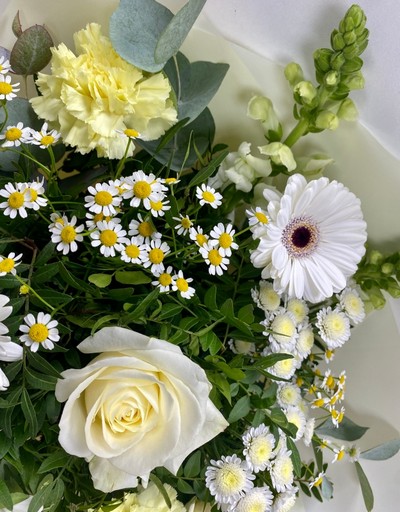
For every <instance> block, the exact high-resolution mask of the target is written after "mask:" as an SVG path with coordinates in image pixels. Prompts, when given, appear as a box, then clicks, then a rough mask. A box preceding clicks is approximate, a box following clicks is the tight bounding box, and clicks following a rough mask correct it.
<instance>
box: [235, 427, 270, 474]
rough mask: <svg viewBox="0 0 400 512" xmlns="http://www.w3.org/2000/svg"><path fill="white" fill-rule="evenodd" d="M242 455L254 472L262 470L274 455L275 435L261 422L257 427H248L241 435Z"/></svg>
mask: <svg viewBox="0 0 400 512" xmlns="http://www.w3.org/2000/svg"><path fill="white" fill-rule="evenodd" d="M242 440H243V445H244V450H243V455H244V456H245V457H246V461H247V463H248V465H249V467H250V469H251V471H254V473H258V472H259V471H264V470H265V469H266V468H267V467H268V466H269V464H270V462H271V459H272V457H273V455H274V451H273V450H274V448H275V437H274V436H273V435H272V434H271V432H270V430H269V428H268V427H267V426H266V425H264V424H261V425H259V426H258V427H256V428H254V427H250V428H249V429H248V430H247V431H246V432H245V433H244V434H243V437H242Z"/></svg>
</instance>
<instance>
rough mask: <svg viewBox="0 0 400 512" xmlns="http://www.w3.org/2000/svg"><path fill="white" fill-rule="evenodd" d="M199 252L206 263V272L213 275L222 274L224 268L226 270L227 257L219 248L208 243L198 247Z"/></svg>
mask: <svg viewBox="0 0 400 512" xmlns="http://www.w3.org/2000/svg"><path fill="white" fill-rule="evenodd" d="M199 252H200V254H201V255H202V257H203V258H204V260H205V262H206V263H207V265H208V272H209V273H210V274H211V275H213V276H215V274H217V275H218V276H222V274H223V273H224V270H227V268H228V265H229V259H228V258H225V257H224V255H223V254H222V249H221V248H219V247H218V248H215V247H213V246H212V245H211V244H210V243H206V244H204V245H202V246H201V247H200V249H199Z"/></svg>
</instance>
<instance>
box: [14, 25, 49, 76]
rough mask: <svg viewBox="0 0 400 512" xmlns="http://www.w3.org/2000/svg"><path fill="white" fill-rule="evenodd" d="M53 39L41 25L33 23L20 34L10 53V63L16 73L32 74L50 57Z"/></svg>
mask: <svg viewBox="0 0 400 512" xmlns="http://www.w3.org/2000/svg"><path fill="white" fill-rule="evenodd" d="M52 46H53V40H52V38H51V36H50V34H49V33H48V32H47V30H46V29H45V28H44V27H43V26H42V25H33V26H32V27H29V28H27V29H26V30H24V31H23V32H22V34H20V36H19V37H18V39H17V40H16V42H15V44H14V46H13V48H12V50H11V55H10V64H11V67H12V69H13V71H14V73H17V75H34V74H35V73H38V72H39V71H41V70H42V69H43V68H44V67H46V66H47V64H48V63H49V62H50V59H51V51H50V48H51V47H52Z"/></svg>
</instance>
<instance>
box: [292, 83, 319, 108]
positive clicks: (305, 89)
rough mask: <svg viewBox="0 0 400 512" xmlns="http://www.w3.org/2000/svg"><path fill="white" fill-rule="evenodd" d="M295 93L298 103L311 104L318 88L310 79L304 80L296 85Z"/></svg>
mask: <svg viewBox="0 0 400 512" xmlns="http://www.w3.org/2000/svg"><path fill="white" fill-rule="evenodd" d="M293 93H294V97H295V100H296V101H297V102H298V103H301V104H302V105H311V104H312V102H313V100H314V98H315V97H316V96H317V89H316V88H315V87H314V85H313V84H312V83H311V82H309V81H308V80H302V81H301V82H298V83H297V84H296V85H295V86H294V88H293Z"/></svg>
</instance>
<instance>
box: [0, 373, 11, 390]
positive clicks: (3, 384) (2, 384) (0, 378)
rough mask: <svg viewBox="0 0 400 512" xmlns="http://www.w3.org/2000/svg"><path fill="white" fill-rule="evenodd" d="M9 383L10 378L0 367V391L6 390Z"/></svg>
mask: <svg viewBox="0 0 400 512" xmlns="http://www.w3.org/2000/svg"><path fill="white" fill-rule="evenodd" d="M9 385H10V381H9V380H8V378H7V375H6V374H5V373H4V372H3V370H2V369H1V368H0V391H6V390H7V388H8V386H9Z"/></svg>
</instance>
